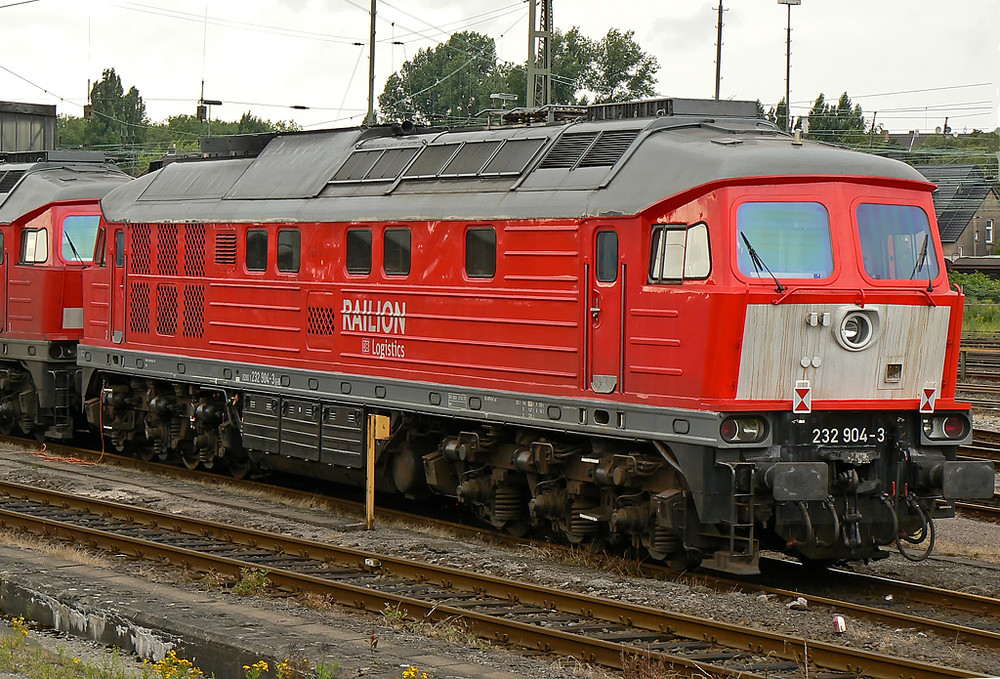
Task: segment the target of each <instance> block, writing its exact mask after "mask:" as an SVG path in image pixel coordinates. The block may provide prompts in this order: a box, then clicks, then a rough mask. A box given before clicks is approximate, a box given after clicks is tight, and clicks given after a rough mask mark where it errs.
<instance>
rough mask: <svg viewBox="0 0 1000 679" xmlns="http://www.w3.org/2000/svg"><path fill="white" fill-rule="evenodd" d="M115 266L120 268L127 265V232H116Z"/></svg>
mask: <svg viewBox="0 0 1000 679" xmlns="http://www.w3.org/2000/svg"><path fill="white" fill-rule="evenodd" d="M115 266H116V267H117V268H119V269H121V268H122V267H124V266H125V232H124V231H116V232H115Z"/></svg>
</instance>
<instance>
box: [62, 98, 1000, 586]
mask: <svg viewBox="0 0 1000 679" xmlns="http://www.w3.org/2000/svg"><path fill="white" fill-rule="evenodd" d="M646 110H650V111H653V110H655V112H656V114H655V115H653V116H651V117H633V118H629V117H626V116H627V115H630V114H635V113H642V112H644V111H646ZM754 111H755V109H754V105H753V104H747V103H745V102H702V101H694V100H677V99H673V100H661V101H658V102H653V103H650V102H643V103H641V104H639V105H632V106H629V105H618V106H604V107H593V108H591V109H590V110H589V116H586V117H583V118H581V119H577V120H574V121H572V122H566V123H549V124H541V125H522V126H519V127H506V128H499V129H477V130H459V131H440V130H414V129H411V128H408V127H404V126H399V125H397V126H394V127H384V128H374V129H339V130H329V131H321V132H314V133H298V134H283V135H279V136H268V137H263V138H256V139H251V140H250V141H251V142H252V144H251V146H252V145H253V143H256V145H257V148H254V149H251V150H250V151H248V152H246V153H245V154H242V155H241V154H240V153H238V152H236V151H235V150H234V151H233V152H231V153H229V154H223V155H224V156H225V157H220V158H216V159H210V160H199V161H196V162H174V163H172V164H169V165H166V166H165V167H163V168H162V169H161V170H159V171H158V172H154V173H151V174H150V175H148V176H146V177H144V178H141V179H139V180H137V181H135V182H133V183H131V184H129V185H127V186H122V187H120V188H118V189H116V190H115V191H113V192H111V193H110V194H108V195H107V196H106V197H105V198H104V200H103V201H102V209H103V213H104V218H105V222H102V232H101V234H100V236H99V245H98V253H99V254H98V255H97V259H96V261H95V266H93V267H92V268H90V269H88V270H87V272H86V273H85V277H86V293H85V302H84V338H83V340H82V343H81V346H80V351H79V357H78V361H79V364H80V366H81V367H82V369H83V385H84V387H83V388H84V390H85V398H86V404H85V410H86V414H87V418H88V420H89V421H90V422H91V424H93V425H94V426H99V427H101V428H102V430H103V432H104V433H105V435H106V436H107V437H109V438H110V440H111V442H112V443H113V444H114V445H115V446H116V447H117V448H118V449H120V450H126V451H129V452H131V453H133V454H136V455H138V456H142V457H147V458H148V457H152V456H159V457H161V458H167V457H176V456H179V457H181V458H182V459H183V460H184V461H185V462H186V463H187V464H188V465H190V466H194V465H198V464H202V465H205V466H216V467H223V466H226V465H228V467H229V468H230V469H231V470H232V471H233V472H234V473H235V474H237V475H240V474H243V473H245V472H246V471H248V470H250V469H253V468H262V469H271V470H282V471H287V472H292V473H296V474H303V475H309V476H313V477H316V478H320V479H328V480H331V481H335V482H344V483H351V484H361V483H363V478H364V469H365V458H366V455H367V452H366V446H365V444H364V442H365V440H366V426H367V424H366V423H367V419H368V418H367V416H368V415H369V414H374V413H379V414H386V415H389V416H390V417H391V436H390V438H389V439H387V440H386V441H383V442H381V443H380V444H379V446H378V450H377V455H376V460H375V465H376V474H377V483H378V487H379V488H381V489H382V490H384V491H389V492H395V493H403V494H406V495H410V496H421V495H424V494H428V493H436V494H441V495H444V496H450V497H454V498H456V499H457V500H458V501H459V502H461V503H464V504H465V505H467V506H469V507H470V508H472V509H474V510H475V512H477V513H478V514H479V515H480V516H481V517H482V518H483V519H484V520H485V521H487V522H489V523H490V524H492V525H493V526H495V527H497V528H500V529H503V530H509V531H515V532H527V531H529V530H530V531H535V532H540V533H548V534H553V533H554V534H557V535H560V536H563V537H564V538H565V539H567V540H569V541H571V542H581V541H585V540H599V541H607V542H610V543H615V544H630V545H636V546H641V547H643V548H645V550H647V551H648V553H649V554H651V555H652V556H653V557H654V558H658V559H667V560H674V561H676V562H687V563H691V562H699V561H701V560H703V559H704V560H706V563H708V564H710V565H712V566H714V567H716V568H723V569H730V570H753V569H754V568H755V567H756V559H757V554H758V551H759V549H761V548H765V547H766V548H773V549H779V550H783V551H785V552H788V553H790V554H794V555H796V556H799V557H800V558H803V559H808V560H814V561H819V562H828V561H835V560H844V559H867V558H878V557H879V556H884V555H885V554H886V552H885V551H884V550H882V549H881V547H883V546H885V545H889V544H892V543H898V544H900V545H901V549H903V548H904V547H903V546H902V545H903V543H900V540H903V541H910V542H921V541H924V542H925V545H927V546H928V549H927V550H926V551H929V547H930V546H931V545H932V543H933V519H934V518H935V517H940V516H948V515H950V514H951V513H952V512H953V509H952V507H951V506H950V505H949V504H948V501H949V500H951V499H954V498H965V497H981V496H986V495H991V494H992V491H993V469H992V465H990V464H989V463H977V462H959V461H956V460H955V448H956V445H957V444H959V443H962V442H966V441H968V440H969V438H970V437H971V431H972V426H971V418H970V413H969V410H968V408H967V407H966V406H964V405H962V404H960V403H958V402H956V400H955V374H956V367H957V361H958V344H959V334H960V323H961V314H962V305H963V297H962V295H961V293H960V292H958V291H956V290H953V289H951V288H950V287H949V284H948V281H947V278H946V276H945V272H944V267H943V266H942V259H941V248H940V241H939V238H938V233H937V229H936V224H935V218H934V208H933V204H932V201H931V192H932V190H933V188H934V187H933V185H932V184H930V183H928V182H927V181H925V180H924V179H923V178H922V177H921V176H920V175H919V174H918V173H917V172H916V171H914V170H913V169H911V168H910V167H908V166H907V165H904V164H902V163H899V162H895V161H891V160H887V159H883V158H879V157H875V156H869V155H865V154H860V153H854V152H850V151H846V150H842V149H838V148H833V147H829V146H825V145H821V144H816V143H809V142H802V141H800V140H798V139H795V138H792V137H789V136H787V135H785V134H782V133H780V132H779V131H778V130H777V129H776V128H775V127H774V126H773V125H771V124H769V123H767V122H764V121H761V120H758V119H755V118H754ZM227 143H229V144H231V145H232V148H233V149H236V147H237V146H238V144H237V142H236V141H230V142H227Z"/></svg>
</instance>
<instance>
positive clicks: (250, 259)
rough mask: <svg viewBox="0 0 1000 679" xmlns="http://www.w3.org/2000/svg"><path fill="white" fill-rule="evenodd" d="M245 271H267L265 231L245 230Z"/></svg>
mask: <svg viewBox="0 0 1000 679" xmlns="http://www.w3.org/2000/svg"><path fill="white" fill-rule="evenodd" d="M246 262H247V271H264V270H265V269H267V229H247V257H246Z"/></svg>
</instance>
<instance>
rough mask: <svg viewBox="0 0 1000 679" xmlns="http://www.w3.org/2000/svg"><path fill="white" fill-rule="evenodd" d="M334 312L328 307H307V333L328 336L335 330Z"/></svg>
mask: <svg viewBox="0 0 1000 679" xmlns="http://www.w3.org/2000/svg"><path fill="white" fill-rule="evenodd" d="M336 318H337V316H336V314H335V313H334V310H333V309H331V308H330V307H325V306H311V307H309V334H310V335H323V336H330V335H334V334H335V333H336V332H337V325H336Z"/></svg>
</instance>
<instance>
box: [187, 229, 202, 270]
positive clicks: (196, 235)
mask: <svg viewBox="0 0 1000 679" xmlns="http://www.w3.org/2000/svg"><path fill="white" fill-rule="evenodd" d="M184 275H185V276H191V277H192V278H199V277H201V276H204V275H205V225H204V224H188V225H187V226H185V227H184Z"/></svg>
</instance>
